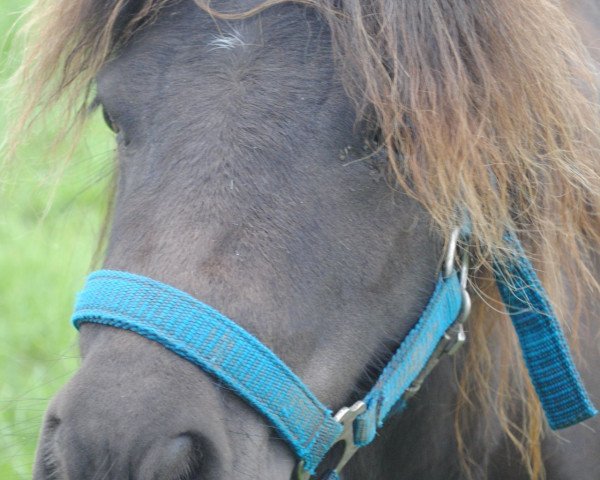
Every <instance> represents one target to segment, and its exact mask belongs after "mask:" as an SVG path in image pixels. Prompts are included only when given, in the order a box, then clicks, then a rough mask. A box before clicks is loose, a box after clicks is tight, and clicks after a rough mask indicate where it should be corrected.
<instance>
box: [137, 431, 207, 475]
mask: <svg viewBox="0 0 600 480" xmlns="http://www.w3.org/2000/svg"><path fill="white" fill-rule="evenodd" d="M202 443H203V442H202V441H201V440H200V439H199V438H198V437H197V436H196V435H193V434H188V433H184V434H181V435H178V436H176V437H174V438H170V439H168V440H167V441H166V443H163V442H161V443H160V444H158V445H156V446H155V447H153V448H152V449H151V451H150V452H148V454H147V455H146V457H145V460H144V462H143V463H142V468H141V472H140V473H141V475H140V478H152V479H157V480H158V479H173V480H195V479H198V478H200V475H201V472H202V471H203V469H204V456H205V452H204V451H203V448H202Z"/></svg>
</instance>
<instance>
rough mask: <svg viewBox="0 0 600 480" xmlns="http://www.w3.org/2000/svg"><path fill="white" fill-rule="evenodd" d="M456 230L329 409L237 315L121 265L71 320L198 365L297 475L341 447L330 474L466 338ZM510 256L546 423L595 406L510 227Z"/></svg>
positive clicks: (507, 298)
mask: <svg viewBox="0 0 600 480" xmlns="http://www.w3.org/2000/svg"><path fill="white" fill-rule="evenodd" d="M459 236H460V231H459V230H458V229H457V230H456V231H455V232H454V233H453V235H452V237H451V239H450V242H449V247H448V251H447V255H446V261H445V266H444V272H443V273H442V274H441V275H440V276H439V278H438V282H437V285H436V287H435V290H434V292H433V294H432V296H431V298H430V300H429V302H428V304H427V306H426V308H425V310H424V311H423V313H422V314H421V317H420V318H419V320H418V321H417V323H416V324H415V325H414V327H412V329H411V331H410V332H409V334H408V335H407V336H406V338H405V339H404V340H403V341H402V343H401V344H400V347H399V348H398V350H397V351H396V353H395V354H394V355H393V357H392V358H391V360H390V361H389V362H388V364H387V365H386V366H385V368H384V369H383V371H382V373H381V375H380V376H379V378H378V380H377V382H376V384H375V386H374V387H373V388H372V389H371V391H370V392H369V393H368V394H367V395H366V397H365V398H364V399H363V400H361V401H359V402H357V403H355V404H354V405H353V406H351V407H345V408H343V409H341V410H340V411H339V412H338V413H337V414H336V415H333V414H332V412H331V411H330V410H329V409H328V408H327V407H326V406H325V405H323V404H322V403H321V402H320V401H319V400H318V399H317V398H316V396H315V395H314V394H313V393H312V392H311V391H310V390H309V388H308V387H307V386H306V385H305V384H304V382H302V380H300V378H298V377H297V376H296V375H295V374H294V373H293V372H292V371H291V370H290V369H289V368H288V367H287V365H286V364H285V363H284V362H283V361H282V360H281V359H279V358H278V357H277V356H276V355H275V354H274V353H273V352H272V351H271V350H270V349H269V348H268V347H266V346H265V345H264V344H263V343H261V342H260V341H259V340H258V339H257V338H255V337H254V336H252V335H251V334H250V333H248V332H247V331H246V330H244V329H243V328H242V327H240V326H239V325H237V324H236V323H235V322H233V321H232V320H230V319H229V318H227V317H226V316H224V315H223V314H221V313H220V312H218V311H217V310H215V309H213V308H212V307H210V306H208V305H206V304H204V303H202V302H200V301H198V300H196V299H195V298H193V297H192V296H190V295H188V294H187V293H185V292H182V291H180V290H178V289H176V288H174V287H171V286H169V285H166V284H164V283H161V282H158V281H156V280H152V279H150V278H146V277H142V276H139V275H135V274H132V273H127V272H120V271H110V270H100V271H97V272H94V273H92V274H90V276H89V277H88V280H87V283H86V286H85V288H84V290H83V291H82V292H81V293H80V294H79V295H78V297H77V302H76V306H75V312H74V314H73V318H72V321H73V324H74V325H75V327H76V328H79V327H80V325H81V324H83V323H96V324H103V325H109V326H112V327H117V328H122V329H126V330H131V331H134V332H136V333H138V334H140V335H142V336H144V337H146V338H148V339H150V340H153V341H156V342H158V343H160V344H162V345H163V346H165V347H166V348H168V349H169V350H171V351H173V352H174V353H176V354H177V355H179V356H180V357H182V358H184V359H186V360H188V361H190V362H192V363H194V364H196V365H198V366H199V367H201V368H202V369H203V370H205V371H206V372H208V373H210V374H212V375H214V376H215V377H216V378H217V379H218V380H219V381H221V382H222V383H223V384H225V385H227V386H228V387H229V388H231V389H232V390H234V391H235V392H236V393H237V394H238V395H239V396H240V397H242V398H243V399H244V400H246V401H247V402H248V403H249V404H251V405H252V406H253V407H254V408H255V409H256V410H258V411H259V412H260V413H261V414H262V415H264V416H265V417H266V418H267V419H268V420H269V421H270V422H271V423H272V424H273V425H274V426H275V427H276V428H277V430H278V431H279V433H280V434H281V436H282V437H283V438H284V439H285V440H286V441H287V443H288V444H289V445H290V447H291V448H292V449H293V450H294V452H295V453H296V455H297V457H298V458H299V460H300V461H299V463H298V465H297V468H296V470H295V472H294V474H293V476H294V478H295V479H296V480H309V479H310V478H311V476H312V475H314V474H315V471H316V468H317V466H318V465H319V464H320V463H321V461H322V460H323V458H324V457H325V456H326V455H327V454H328V452H329V451H330V450H331V449H332V447H333V446H334V445H336V444H338V443H343V452H342V453H341V455H340V456H339V459H338V460H337V463H336V465H335V466H334V467H333V470H331V471H330V472H329V473H328V476H327V477H326V478H327V479H328V480H333V479H336V478H339V473H340V471H341V470H342V468H343V467H344V466H345V465H346V463H347V462H348V461H349V460H350V458H352V455H353V454H354V453H355V452H356V451H357V450H358V449H359V448H361V447H363V446H365V445H367V444H369V443H370V442H371V441H373V439H374V438H375V436H376V432H377V429H378V428H381V427H382V426H383V424H384V422H385V421H386V419H387V418H388V417H389V416H390V415H391V414H396V413H398V412H400V411H402V410H403V409H404V408H405V407H406V405H407V401H408V399H409V398H410V397H412V396H413V395H414V394H415V393H416V392H417V391H418V390H419V388H420V386H421V384H422V383H423V381H424V379H425V378H426V377H427V375H428V374H429V373H430V372H431V370H432V369H433V368H434V367H435V365H436V364H437V363H438V362H439V360H440V359H441V358H442V357H443V356H445V355H448V354H453V353H454V352H455V351H456V350H457V349H458V348H459V347H460V346H461V345H462V344H463V343H464V342H465V340H466V335H465V331H464V327H463V324H464V322H465V320H466V319H467V317H468V315H469V310H470V305H471V303H470V298H469V294H468V292H467V270H468V265H467V260H468V257H467V255H466V252H465V253H464V255H463V256H462V262H461V265H460V271H457V270H456V269H455V264H456V263H457V262H456V256H457V254H456V252H457V243H458V240H459ZM506 240H507V242H508V243H509V244H510V245H512V246H513V247H514V249H515V251H516V252H517V255H516V256H514V257H513V258H511V259H510V260H509V261H507V262H506V263H504V264H502V265H500V264H495V265H494V267H495V268H494V273H495V276H496V281H497V284H498V289H499V291H500V294H501V297H502V299H503V301H504V304H505V306H506V309H507V311H508V313H509V315H510V317H511V319H512V321H513V325H514V327H515V330H516V332H517V335H518V337H519V341H520V344H521V348H522V351H523V355H524V358H525V363H526V365H527V368H528V370H529V374H530V377H531V380H532V382H533V385H534V387H535V389H536V392H537V394H538V396H539V398H540V401H541V403H542V406H543V408H544V411H545V413H546V417H547V419H548V422H549V424H550V427H551V428H553V429H559V428H564V427H567V426H570V425H573V424H575V423H578V422H580V421H583V420H585V419H587V418H589V417H591V416H593V415H595V414H596V410H595V408H594V406H593V405H592V403H591V401H590V400H589V398H588V395H587V393H586V391H585V389H584V387H583V385H582V383H581V379H580V378H579V374H578V372H577V370H576V368H575V366H574V364H573V361H572V359H571V356H570V352H569V349H568V346H567V343H566V340H565V338H564V335H563V333H562V330H561V328H560V325H559V323H558V320H557V319H556V316H555V314H554V312H553V310H552V308H551V306H550V303H549V301H548V298H547V294H546V292H545V291H544V289H543V287H542V286H541V284H540V282H539V279H538V277H537V275H536V273H535V271H534V269H533V267H532V265H531V263H530V262H529V260H528V259H527V257H526V255H525V253H524V252H523V249H522V247H521V245H520V243H519V241H518V239H517V238H516V236H514V235H513V234H507V236H506Z"/></svg>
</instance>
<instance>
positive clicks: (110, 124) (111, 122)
mask: <svg viewBox="0 0 600 480" xmlns="http://www.w3.org/2000/svg"><path fill="white" fill-rule="evenodd" d="M102 116H103V117H104V121H105V122H106V125H108V128H110V129H111V130H112V131H113V132H114V133H119V132H120V130H121V129H120V128H119V126H118V125H117V124H116V123H115V121H114V120H113V118H112V117H111V116H110V114H109V113H108V112H107V111H106V109H105V108H104V107H103V108H102Z"/></svg>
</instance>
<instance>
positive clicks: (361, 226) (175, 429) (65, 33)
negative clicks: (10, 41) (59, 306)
mask: <svg viewBox="0 0 600 480" xmlns="http://www.w3.org/2000/svg"><path fill="white" fill-rule="evenodd" d="M29 15H30V20H29V23H28V25H27V26H26V32H27V35H28V36H29V44H28V48H27V50H26V53H25V57H24V60H23V64H22V66H21V69H20V71H19V72H17V78H18V79H19V81H21V82H23V84H24V85H26V86H27V91H28V96H27V98H28V100H27V101H26V103H25V105H24V106H23V114H22V115H21V117H20V120H18V121H16V122H15V123H16V132H17V134H15V137H14V138H17V137H18V136H19V135H20V134H22V133H23V132H24V130H26V129H27V128H28V126H29V125H30V123H31V120H32V119H35V118H38V117H39V116H40V115H42V114H43V113H44V112H45V111H47V110H48V109H50V108H53V106H56V105H58V106H61V107H63V108H64V117H63V118H64V121H65V128H64V131H63V133H64V135H63V136H67V135H69V134H74V135H75V137H76V136H77V131H78V126H79V125H81V123H82V122H83V121H84V120H85V118H86V117H87V116H88V115H89V112H90V111H91V110H94V109H97V108H100V109H102V111H103V114H104V117H105V119H106V123H107V125H108V127H109V128H110V129H112V130H113V131H114V134H115V140H116V145H117V147H116V151H117V154H116V158H117V160H116V174H115V181H114V192H113V194H112V195H111V213H110V218H109V219H107V229H106V230H107V234H106V235H105V236H104V237H103V238H105V241H103V242H101V246H100V248H101V250H102V251H103V257H104V260H103V264H104V266H105V267H106V268H110V269H114V270H127V271H131V272H135V273H139V274H143V275H147V276H150V277H153V278H156V279H158V280H161V281H165V282H168V283H170V284H172V285H174V286H176V287H177V288H180V289H182V290H184V291H187V292H189V293H190V294H192V295H193V296H195V297H197V298H202V299H203V300H204V301H206V302H207V303H209V304H210V305H212V306H214V307H216V308H218V309H220V310H221V311H223V312H224V313H225V314H227V315H228V316H229V317H230V318H233V319H235V320H236V322H238V323H239V324H240V325H241V326H243V327H244V328H245V329H247V330H248V331H250V332H251V333H252V334H254V335H255V336H256V337H258V338H259V339H260V340H261V341H262V342H263V343H264V344H265V345H267V346H268V347H269V348H271V349H272V350H273V351H274V352H275V353H276V354H278V355H279V356H280V357H281V358H282V359H284V361H285V362H286V363H287V364H288V365H289V366H290V367H291V368H292V369H293V370H294V372H296V373H297V374H298V375H299V376H300V377H301V378H302V380H303V381H304V382H305V383H306V384H307V385H308V386H309V387H310V388H311V390H313V391H314V392H315V393H316V394H317V396H318V397H319V398H320V399H321V400H322V401H323V402H324V403H326V404H328V405H330V406H331V407H332V408H333V409H337V408H339V407H341V406H343V405H350V404H352V402H353V401H354V400H356V399H358V398H360V396H361V394H362V393H363V392H365V391H366V390H368V389H369V388H370V386H371V385H372V384H373V381H374V379H375V378H376V376H377V374H378V372H379V371H380V369H381V368H382V366H383V365H384V364H385V363H386V361H387V360H388V359H389V358H390V356H391V355H392V353H393V351H394V350H395V349H396V347H397V346H398V344H399V343H400V341H401V340H402V339H403V338H404V337H405V336H406V334H407V333H408V332H409V331H410V329H411V327H412V325H413V324H414V323H415V321H416V319H417V317H418V315H419V312H420V311H421V310H422V309H423V307H424V305H425V303H426V301H427V299H428V297H429V295H430V294H431V292H432V289H433V287H434V284H435V279H436V276H437V274H438V271H439V269H440V259H441V257H442V252H443V250H444V244H445V242H446V240H447V239H448V238H449V236H450V232H451V231H452V229H453V228H455V227H456V225H458V224H460V222H461V220H462V219H463V218H464V215H468V217H469V219H470V222H471V229H472V235H471V237H470V241H469V242H468V244H464V245H462V247H463V248H464V249H466V250H468V251H469V252H470V257H471V259H472V261H471V267H470V269H469V272H468V273H469V288H470V290H471V291H472V293H474V297H475V298H474V305H473V313H472V315H471V316H470V318H469V320H468V324H467V335H468V341H467V345H466V347H465V348H464V349H463V350H462V351H461V352H460V353H459V354H458V355H456V356H455V357H453V358H452V359H445V360H443V361H442V362H441V363H440V365H439V366H438V368H437V369H436V370H435V371H434V372H433V373H432V375H431V376H430V377H429V378H428V379H427V381H426V383H425V385H424V386H423V388H422V390H421V391H420V392H419V393H418V394H417V395H416V396H415V397H414V398H413V399H411V401H410V405H409V407H408V409H407V411H405V412H404V413H403V414H402V415H400V416H397V417H394V418H393V419H392V420H390V422H389V423H388V424H386V426H385V427H384V428H383V429H382V430H381V432H380V434H379V436H378V438H377V439H376V440H375V442H373V444H371V445H370V446H368V447H366V448H364V449H363V450H361V451H359V452H358V453H357V455H356V456H355V457H354V458H353V459H352V460H351V462H350V463H349V464H348V467H347V468H346V469H345V470H344V472H343V477H342V478H344V479H345V480H356V479H361V480H365V479H372V480H378V479H380V480H391V479H394V480H402V479H409V478H410V479H416V478H418V479H427V480H435V479H462V478H468V479H471V478H472V479H484V478H485V479H492V480H493V479H506V478H511V479H520V478H528V479H542V478H548V479H563V478H564V479H566V478H577V479H597V478H599V476H600V462H598V460H597V458H596V457H597V452H598V451H599V448H600V436H599V435H598V433H597V430H598V428H599V427H600V423H598V420H597V419H595V420H590V421H589V422H588V423H587V427H588V428H586V426H577V427H572V428H570V429H568V430H566V431H564V432H561V434H560V435H556V434H552V433H550V432H549V430H548V427H547V424H546V422H545V420H544V417H543V414H542V412H541V410H540V405H539V402H538V400H537V398H536V396H535V392H534V389H533V387H532V385H531V382H530V381H529V379H528V377H527V374H526V371H525V369H524V367H523V361H522V359H521V355H520V352H519V350H518V345H517V341H516V337H515V335H514V334H513V332H512V331H511V326H510V322H509V321H508V319H507V316H506V314H505V312H504V310H503V308H502V305H501V302H500V301H499V299H498V293H497V291H496V289H495V287H494V283H493V281H492V280H491V278H492V276H491V270H492V261H493V259H496V260H498V259H500V260H501V259H502V258H507V257H508V256H510V255H511V254H512V253H513V252H511V247H510V245H507V243H506V242H505V239H504V237H503V234H504V232H505V231H506V230H507V229H511V230H513V231H515V232H517V234H518V235H519V236H520V238H521V240H522V242H523V243H524V245H525V246H526V249H527V253H528V255H529V256H530V258H532V259H533V261H534V263H535V265H536V267H537V270H538V272H539V274H540V276H541V277H542V278H543V281H544V284H545V287H546V289H547V290H548V292H549V293H550V296H551V299H552V302H553V304H554V307H555V309H556V310H557V312H558V313H559V315H560V317H561V319H562V321H563V322H564V325H565V327H566V329H567V331H568V333H569V336H570V338H571V342H572V344H573V346H574V347H576V350H577V352H578V358H579V360H580V367H581V369H582V375H583V378H584V380H585V381H586V383H587V386H588V387H589V389H590V392H591V393H592V397H595V398H596V399H598V398H599V397H600V376H599V375H598V372H599V371H600V370H599V369H598V367H599V366H600V351H599V350H598V323H597V321H596V318H597V315H598V313H600V310H599V309H598V302H597V298H598V295H599V293H600V286H599V284H598V278H599V273H600V260H599V258H600V257H599V256H598V247H599V245H600V219H599V216H598V212H599V211H600V168H599V165H600V162H599V161H598V160H599V152H600V134H599V129H598V125H599V123H598V118H599V116H598V113H599V112H598V105H597V99H598V91H597V76H596V74H597V65H598V64H597V63H595V61H594V59H593V56H594V55H596V52H595V51H594V49H593V45H594V43H595V42H597V38H598V37H597V32H598V30H596V29H595V27H594V25H596V26H597V25H598V23H599V22H600V12H599V9H598V7H597V6H596V5H595V4H594V3H593V2H591V1H589V2H587V3H586V2H585V1H582V2H577V1H575V0H573V1H570V2H564V3H561V2H558V1H555V0H511V1H508V0H493V1H490V0H453V1H452V2H448V1H445V0H423V1H418V2H417V1H409V0H300V1H288V0H248V1H242V0H213V1H212V2H210V3H209V2H208V1H205V0H93V1H92V0H37V1H36V2H35V3H34V4H33V6H32V7H31V9H30V11H29ZM577 22H579V23H577ZM584 25H585V26H584ZM579 30H581V31H582V32H583V35H584V38H585V42H587V44H588V45H590V48H589V49H587V48H586V47H585V44H584V40H582V36H581V35H580V32H579ZM595 44H596V45H597V43H595ZM597 58H598V57H597V56H596V59H597ZM72 141H75V140H74V139H72ZM80 346H81V356H82V363H81V368H80V369H79V370H78V372H77V373H76V374H75V376H74V377H73V378H72V379H71V380H70V381H69V382H68V383H67V385H65V386H64V388H63V389H62V390H61V391H60V392H59V393H58V394H57V395H56V397H55V398H54V399H53V400H52V402H51V404H50V405H49V407H48V410H47V412H46V415H45V419H44V425H43V428H42V432H41V435H40V440H39V446H38V452H37V456H36V462H35V472H34V478H35V479H36V480H49V479H67V478H70V479H74V478H77V479H83V478H86V479H100V478H111V479H151V478H154V479H158V478H160V479H165V480H183V479H189V480H191V479H200V478H201V479H221V480H222V479H234V478H235V479H239V478H261V479H264V480H280V479H287V478H289V477H290V473H291V471H292V469H293V466H294V457H293V455H292V453H291V451H290V450H289V449H288V447H287V446H286V445H285V444H284V443H283V441H282V440H281V439H280V438H279V437H278V436H277V434H276V433H275V432H274V431H273V429H272V428H271V426H270V425H268V424H267V423H266V421H265V420H264V419H263V418H262V417H260V416H259V415H258V414H257V413H256V412H255V411H254V410H253V409H251V407H249V406H248V405H246V404H245V403H244V402H242V401H241V400H240V399H239V398H237V397H236V396H235V395H233V394H232V393H231V392H229V391H227V389H225V388H223V386H222V385H219V384H218V382H216V381H215V380H214V379H212V377H210V376H209V375H207V374H205V373H203V372H202V371H200V370H199V369H198V368H196V367H195V366H193V365H192V364H190V363H188V362H186V361H184V360H183V359H181V358H179V357H177V356H176V355H173V354H172V353H171V352H169V351H167V350H166V349H164V348H162V347H161V346H159V345H158V344H155V343H153V342H151V341H149V340H147V339H144V338H142V337H140V336H138V335H136V334H133V333H131V332H126V331H121V330H115V329H113V328H110V327H102V326H92V325H85V326H83V327H82V328H81V332H80Z"/></svg>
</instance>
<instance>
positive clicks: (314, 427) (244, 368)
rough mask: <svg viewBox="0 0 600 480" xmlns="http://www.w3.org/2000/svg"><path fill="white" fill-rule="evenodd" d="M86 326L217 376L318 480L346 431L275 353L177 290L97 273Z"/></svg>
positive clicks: (81, 309)
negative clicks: (132, 338)
mask: <svg viewBox="0 0 600 480" xmlns="http://www.w3.org/2000/svg"><path fill="white" fill-rule="evenodd" d="M84 322H91V323H99V324H104V325H110V326H113V327H118V328H123V329H126V330H131V331H133V332H136V333H138V334H140V335H143V336H144V337H146V338H149V339H151V340H154V341H156V342H159V343H161V344H162V345H164V346H165V347H166V348H168V349H169V350H171V351H173V352H175V353H176V354H177V355H179V356H181V357H183V358H185V359H186V360H189V361H190V362H193V363H195V364H196V365H198V366H200V367H202V368H203V369H204V370H206V371H207V372H209V373H211V374H213V375H215V376H216V377H217V378H218V379H219V380H221V381H222V382H223V383H225V384H226V385H228V386H229V387H231V388H232V389H233V390H235V392H236V393H237V394H238V395H240V396H241V397H242V398H244V399H245V400H246V401H247V402H249V403H250V404H251V405H252V406H254V407H255V408H256V409H257V410H258V411H259V412H260V413H262V414H263V415H264V416H265V417H266V418H268V419H269V420H270V421H271V422H272V424H273V425H274V426H275V427H276V428H277V429H278V431H279V432H280V433H281V435H282V436H283V438H285V439H286V440H287V441H288V443H289V445H290V446H291V447H292V448H293V449H294V450H295V451H296V454H297V455H298V456H299V457H300V458H302V459H304V460H305V462H306V469H307V470H308V471H310V472H311V473H312V472H313V471H314V469H315V468H316V467H317V466H318V464H319V462H320V461H321V459H322V458H323V457H324V456H325V454H326V453H327V451H328V450H329V449H330V448H331V446H332V445H333V443H334V442H335V441H336V439H337V438H338V436H339V434H340V433H341V431H342V427H341V426H340V424H339V423H337V422H336V421H335V420H334V419H333V416H332V412H331V411H330V410H329V409H327V408H326V407H325V406H324V405H323V404H321V402H319V400H317V398H316V397H315V396H314V395H313V394H312V393H311V392H310V390H309V389H308V388H307V387H306V386H305V385H304V383H303V382H302V380H300V379H299V378H298V377H297V376H296V375H295V374H294V373H292V372H291V371H290V369H289V368H288V367H287V366H286V365H285V364H284V363H283V362H282V361H281V360H280V359H279V358H278V357H277V356H276V355H275V354H274V353H272V352H271V350H269V349H268V348H267V347H265V346H264V345H263V344H262V343H261V342H260V341H258V340H257V339H256V338H255V337H253V336H252V335H251V334H250V333H248V332H247V331H246V330H244V329H242V328H241V327H239V326H238V325H236V324H235V323H233V322H232V321H231V320H229V319H228V318H227V317H225V316H224V315H222V314H221V313H219V312H218V311H216V310H215V309H213V308H211V307H209V306H208V305H205V304H204V303H202V302H200V301H198V300H196V299H195V298H193V297H191V296H190V295H188V294H187V293H184V292H182V291H180V290H177V289H175V288H173V287H171V286H169V285H165V284H163V283H160V282H157V281H155V280H151V279H149V278H145V277H142V276H139V275H133V274H130V273H126V272H116V271H109V270H101V271H98V272H94V273H92V274H91V275H90V276H89V277H88V281H87V284H86V286H85V289H84V290H83V291H82V292H81V293H80V294H79V296H78V297H77V303H76V306H75V313H74V314H73V324H74V325H75V327H77V328H78V327H79V326H80V325H81V324H82V323H84Z"/></svg>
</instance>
